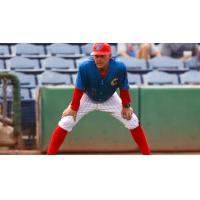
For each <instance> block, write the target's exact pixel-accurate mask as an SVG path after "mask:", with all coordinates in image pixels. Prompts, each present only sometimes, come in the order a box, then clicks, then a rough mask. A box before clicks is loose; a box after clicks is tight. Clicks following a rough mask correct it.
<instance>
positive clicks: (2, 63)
mask: <svg viewBox="0 0 200 200" xmlns="http://www.w3.org/2000/svg"><path fill="white" fill-rule="evenodd" d="M1 70H5V68H4V61H3V60H0V71H1Z"/></svg>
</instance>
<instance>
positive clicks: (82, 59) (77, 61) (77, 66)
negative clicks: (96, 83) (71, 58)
mask: <svg viewBox="0 0 200 200" xmlns="http://www.w3.org/2000/svg"><path fill="white" fill-rule="evenodd" d="M89 58H91V57H84V58H80V59H76V61H75V63H76V68H77V69H78V68H79V65H80V64H81V63H82V62H84V61H86V60H88V59H89Z"/></svg>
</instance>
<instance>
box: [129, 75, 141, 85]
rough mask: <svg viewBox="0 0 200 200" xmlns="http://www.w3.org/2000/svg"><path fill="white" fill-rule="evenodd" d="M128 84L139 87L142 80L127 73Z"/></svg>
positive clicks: (138, 76)
mask: <svg viewBox="0 0 200 200" xmlns="http://www.w3.org/2000/svg"><path fill="white" fill-rule="evenodd" d="M128 82H129V84H130V85H141V84H142V80H141V76H140V74H132V73H128Z"/></svg>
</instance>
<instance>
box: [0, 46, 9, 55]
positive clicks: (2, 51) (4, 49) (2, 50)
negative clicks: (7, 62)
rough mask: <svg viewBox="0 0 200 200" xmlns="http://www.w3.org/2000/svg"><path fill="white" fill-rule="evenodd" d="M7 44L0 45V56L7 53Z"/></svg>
mask: <svg viewBox="0 0 200 200" xmlns="http://www.w3.org/2000/svg"><path fill="white" fill-rule="evenodd" d="M9 54H10V53H9V48H8V45H0V56H5V55H9Z"/></svg>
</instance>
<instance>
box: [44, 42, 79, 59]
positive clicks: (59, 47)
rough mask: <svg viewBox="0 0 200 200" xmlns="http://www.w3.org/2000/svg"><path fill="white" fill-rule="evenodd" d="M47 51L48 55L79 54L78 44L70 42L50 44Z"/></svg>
mask: <svg viewBox="0 0 200 200" xmlns="http://www.w3.org/2000/svg"><path fill="white" fill-rule="evenodd" d="M47 53H48V54H50V55H57V56H59V55H69V54H80V49H79V46H78V45H71V44H61V43H56V44H51V45H49V46H47Z"/></svg>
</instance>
